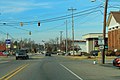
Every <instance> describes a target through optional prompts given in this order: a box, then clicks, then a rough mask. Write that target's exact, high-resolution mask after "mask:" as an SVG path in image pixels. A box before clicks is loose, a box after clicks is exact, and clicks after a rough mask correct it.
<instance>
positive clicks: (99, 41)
mask: <svg viewBox="0 0 120 80" xmlns="http://www.w3.org/2000/svg"><path fill="white" fill-rule="evenodd" d="M98 45H104V39H103V36H99V37H98Z"/></svg>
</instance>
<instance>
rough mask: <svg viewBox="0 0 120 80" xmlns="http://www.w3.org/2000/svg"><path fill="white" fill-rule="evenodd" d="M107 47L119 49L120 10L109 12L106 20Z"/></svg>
mask: <svg viewBox="0 0 120 80" xmlns="http://www.w3.org/2000/svg"><path fill="white" fill-rule="evenodd" d="M107 26H108V49H109V50H115V49H117V50H120V12H111V13H110V15H109V18H108V22H107Z"/></svg>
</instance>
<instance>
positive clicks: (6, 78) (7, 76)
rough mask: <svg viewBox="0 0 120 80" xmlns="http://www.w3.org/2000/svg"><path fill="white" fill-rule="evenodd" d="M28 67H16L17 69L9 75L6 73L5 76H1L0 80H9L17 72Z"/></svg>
mask: <svg viewBox="0 0 120 80" xmlns="http://www.w3.org/2000/svg"><path fill="white" fill-rule="evenodd" d="M28 65H29V64H24V65H22V66H20V67H18V68H17V69H15V70H13V71H11V72H10V73H8V74H6V75H5V76H3V77H2V78H0V80H9V79H10V78H11V77H13V76H14V75H16V74H17V73H18V72H20V71H21V70H23V69H24V68H25V67H27V66H28Z"/></svg>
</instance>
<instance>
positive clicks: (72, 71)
mask: <svg viewBox="0 0 120 80" xmlns="http://www.w3.org/2000/svg"><path fill="white" fill-rule="evenodd" d="M60 65H61V66H62V67H63V68H65V69H66V70H67V71H69V72H70V73H72V74H73V75H74V76H76V77H77V78H78V79H80V80H83V79H82V78H81V77H79V76H78V75H77V74H75V73H74V72H73V71H71V70H70V69H68V68H67V67H65V66H64V65H63V64H60Z"/></svg>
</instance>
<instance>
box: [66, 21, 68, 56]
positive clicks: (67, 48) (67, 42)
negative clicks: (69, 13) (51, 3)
mask: <svg viewBox="0 0 120 80" xmlns="http://www.w3.org/2000/svg"><path fill="white" fill-rule="evenodd" d="M67 40H68V29H67V20H66V54H67V50H68V44H67V43H68V42H67Z"/></svg>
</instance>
